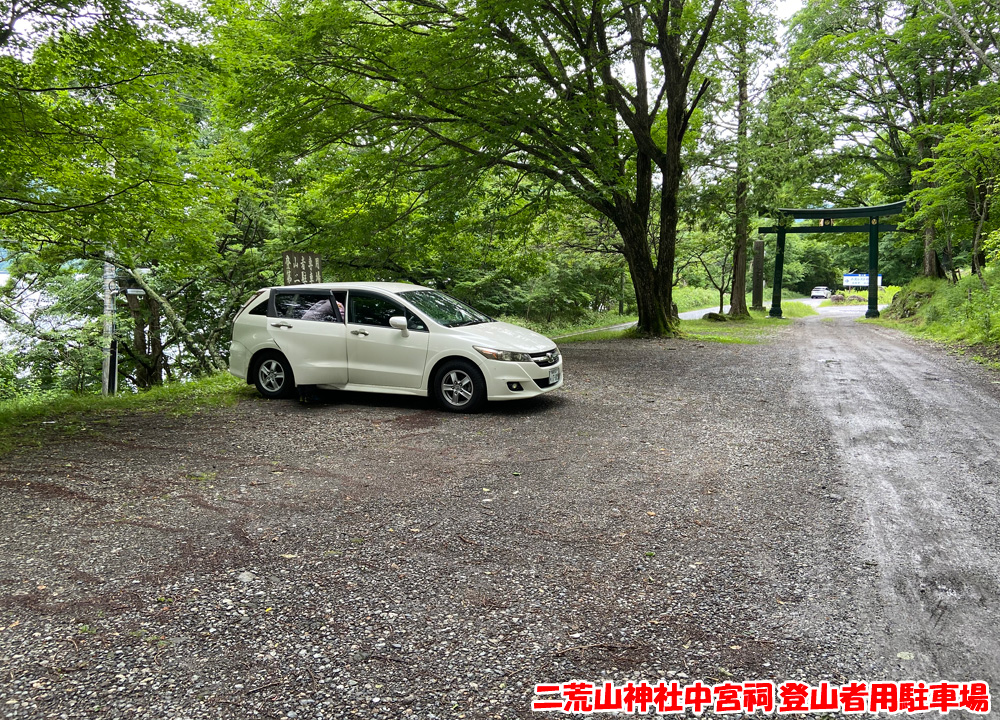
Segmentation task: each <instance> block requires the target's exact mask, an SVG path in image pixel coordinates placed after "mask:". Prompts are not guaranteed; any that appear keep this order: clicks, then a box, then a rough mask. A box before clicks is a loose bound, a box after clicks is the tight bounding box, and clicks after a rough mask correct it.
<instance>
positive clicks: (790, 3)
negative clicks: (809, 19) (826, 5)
mask: <svg viewBox="0 0 1000 720" xmlns="http://www.w3.org/2000/svg"><path fill="white" fill-rule="evenodd" d="M801 8H802V0H778V1H777V2H776V3H775V4H774V9H775V12H776V13H777V15H778V17H779V18H781V19H782V20H787V19H788V18H790V17H791V16H792V15H794V14H795V13H796V11H798V10H800V9H801Z"/></svg>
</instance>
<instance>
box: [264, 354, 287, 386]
mask: <svg viewBox="0 0 1000 720" xmlns="http://www.w3.org/2000/svg"><path fill="white" fill-rule="evenodd" d="M260 384H261V385H263V386H264V389H265V390H267V391H268V392H278V391H279V390H281V387H282V385H284V384H285V369H284V368H283V367H282V366H281V363H279V362H278V361H277V360H265V361H264V362H263V363H262V364H261V366H260Z"/></svg>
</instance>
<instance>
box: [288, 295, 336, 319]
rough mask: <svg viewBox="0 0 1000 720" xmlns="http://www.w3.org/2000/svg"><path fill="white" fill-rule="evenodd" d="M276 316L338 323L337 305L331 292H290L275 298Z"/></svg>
mask: <svg viewBox="0 0 1000 720" xmlns="http://www.w3.org/2000/svg"><path fill="white" fill-rule="evenodd" d="M274 310H275V316H276V317H280V318H288V319H289V320H314V321H316V322H337V321H338V320H339V319H340V318H339V316H338V315H337V309H336V305H335V304H334V302H333V296H332V295H330V293H329V292H320V293H317V292H312V293H310V292H301V293H297V292H288V293H276V294H275V296H274Z"/></svg>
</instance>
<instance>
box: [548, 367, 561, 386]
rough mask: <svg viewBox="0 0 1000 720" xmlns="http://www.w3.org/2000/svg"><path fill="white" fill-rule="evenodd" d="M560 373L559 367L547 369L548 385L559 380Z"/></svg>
mask: <svg viewBox="0 0 1000 720" xmlns="http://www.w3.org/2000/svg"><path fill="white" fill-rule="evenodd" d="M561 374H562V372H561V369H560V368H552V369H551V370H549V385H555V384H556V383H557V382H559V377H560V375H561Z"/></svg>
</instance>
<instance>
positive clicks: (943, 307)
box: [879, 268, 1000, 346]
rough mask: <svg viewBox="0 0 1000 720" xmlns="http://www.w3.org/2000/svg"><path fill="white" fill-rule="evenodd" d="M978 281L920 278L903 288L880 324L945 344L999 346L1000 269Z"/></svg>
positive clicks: (971, 278)
mask: <svg viewBox="0 0 1000 720" xmlns="http://www.w3.org/2000/svg"><path fill="white" fill-rule="evenodd" d="M984 279H985V281H986V285H987V290H986V291H983V288H982V286H981V285H980V283H979V278H977V277H976V276H975V275H973V274H971V273H967V274H966V276H965V277H963V278H962V279H961V280H960V281H959V282H958V283H957V284H952V283H950V282H948V281H947V280H936V279H933V278H918V279H917V280H914V281H913V282H912V283H910V284H909V285H907V286H906V287H904V288H903V289H902V290H901V291H900V292H899V294H898V295H897V296H896V298H895V301H894V302H893V304H892V305H891V306H890V307H889V308H888V309H887V310H886V311H885V312H884V313H883V314H882V318H881V319H880V320H879V322H881V323H882V324H884V325H888V326H890V327H896V328H899V329H901V330H904V331H906V332H908V333H910V334H912V335H916V336H917V337H922V338H927V339H929V340H935V341H937V342H942V343H946V344H961V345H964V346H976V345H984V346H996V345H997V344H1000V287H998V285H1000V268H989V269H988V270H987V271H986V272H985V274H984Z"/></svg>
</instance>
